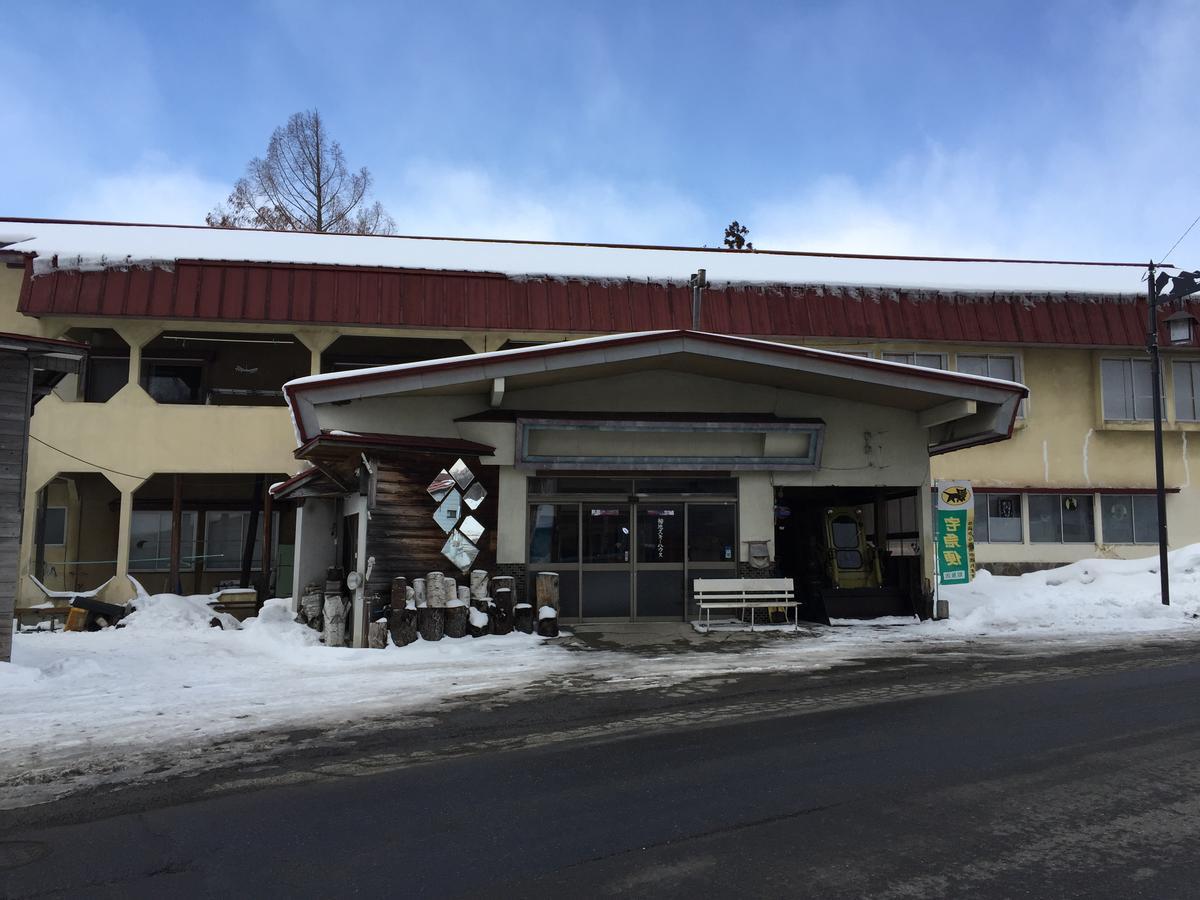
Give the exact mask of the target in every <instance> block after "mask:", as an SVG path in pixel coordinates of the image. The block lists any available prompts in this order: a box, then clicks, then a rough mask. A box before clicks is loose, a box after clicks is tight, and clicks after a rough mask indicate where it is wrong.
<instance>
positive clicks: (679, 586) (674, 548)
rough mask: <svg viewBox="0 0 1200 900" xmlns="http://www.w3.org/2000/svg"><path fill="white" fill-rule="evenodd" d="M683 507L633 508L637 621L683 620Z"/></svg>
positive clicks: (645, 505)
mask: <svg viewBox="0 0 1200 900" xmlns="http://www.w3.org/2000/svg"><path fill="white" fill-rule="evenodd" d="M683 522H684V505H683V504H682V503H660V502H657V501H643V502H640V503H638V505H637V534H636V537H637V561H636V571H635V575H634V580H635V583H636V587H637V592H636V610H635V614H636V615H637V617H638V618H639V619H675V620H679V619H681V618H683V612H684V609H683V607H684V604H683V597H684V592H683V587H684V585H683V533H684V524H683Z"/></svg>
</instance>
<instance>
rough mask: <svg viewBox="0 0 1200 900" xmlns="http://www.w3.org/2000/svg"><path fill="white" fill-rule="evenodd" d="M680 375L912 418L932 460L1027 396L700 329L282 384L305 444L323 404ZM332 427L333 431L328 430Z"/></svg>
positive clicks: (985, 383) (994, 428) (992, 430)
mask: <svg viewBox="0 0 1200 900" xmlns="http://www.w3.org/2000/svg"><path fill="white" fill-rule="evenodd" d="M646 371H674V372H682V373H691V374H694V375H699V376H703V377H708V378H716V379H723V380H727V381H735V382H743V383H747V384H757V385H767V386H773V387H778V388H781V389H786V390H791V391H798V392H802V393H808V394H813V395H819V396H828V397H833V398H838V399H845V400H849V401H855V402H862V403H869V404H873V405H876V406H883V407H891V408H896V409H903V410H908V411H911V412H913V413H915V414H917V416H918V420H919V422H920V423H921V424H922V425H924V426H925V427H927V428H928V429H929V435H930V440H929V449H930V452H931V453H944V452H947V451H949V450H956V449H959V448H962V447H970V446H975V445H977V444H983V443H988V442H991V441H997V440H1004V439H1005V438H1007V437H1009V436H1010V435H1011V433H1012V428H1013V424H1014V422H1015V419H1016V415H1017V408H1018V405H1019V403H1020V401H1021V399H1022V398H1024V397H1026V396H1027V395H1028V393H1029V392H1028V389H1027V388H1026V387H1025V386H1024V385H1022V384H1018V383H1016V382H1011V381H1001V380H999V379H994V378H984V377H981V376H976V375H964V374H960V373H957V372H946V371H942V370H939V369H927V368H922V367H919V366H910V365H905V364H902V363H893V362H888V361H885V360H877V359H869V358H864V357H860V356H854V355H852V354H846V353H836V352H833V351H828V350H815V349H812V348H809V347H800V346H796V345H793V344H783V343H778V342H774V341H763V340H756V339H752V338H743V337H734V336H730V335H723V334H711V333H708V332H698V331H678V330H675V331H644V332H635V333H630V334H618V335H610V336H605V337H595V338H584V339H581V340H574V341H563V342H560V343H555V344H545V345H541V346H537V347H525V348H519V349H514V350H497V351H493V352H491V353H479V354H471V355H467V356H456V357H449V358H446V359H438V360H430V361H423V362H415V363H404V364H401V365H394V366H380V367H378V368H372V369H361V370H356V371H350V372H338V373H331V374H328V375H312V376H308V377H305V378H298V379H295V380H294V381H290V382H288V383H287V384H286V385H284V393H285V396H286V397H287V401H288V404H289V406H290V407H291V410H292V415H293V419H294V421H295V424H296V432H297V438H298V440H299V443H301V444H303V443H306V442H308V441H311V440H312V439H313V438H314V437H316V436H317V435H319V434H320V433H321V431H322V421H321V419H322V414H321V411H322V407H326V405H327V404H344V403H346V402H354V401H356V400H365V399H370V398H381V397H389V396H399V395H424V396H438V395H443V396H445V395H463V394H476V393H477V394H480V395H485V396H490V398H491V402H492V405H493V406H496V405H498V404H499V403H501V402H502V398H503V394H504V393H505V392H506V391H507V392H512V391H517V390H521V389H526V388H534V387H543V386H547V385H552V384H557V383H564V382H572V381H580V380H587V379H596V378H607V377H613V376H618V375H625V374H629V373H634V372H646ZM326 427H327V426H326Z"/></svg>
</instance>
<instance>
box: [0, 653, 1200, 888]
mask: <svg viewBox="0 0 1200 900" xmlns="http://www.w3.org/2000/svg"><path fill="white" fill-rule="evenodd" d="M1198 650H1200V643H1196V642H1192V641H1174V642H1164V643H1162V644H1155V643H1143V644H1140V645H1137V646H1133V647H1130V648H1106V649H1104V650H1102V651H1080V652H1075V653H1073V654H1070V655H1059V656H1054V657H1028V656H1013V657H1004V656H1002V655H1001V656H983V657H980V656H977V655H973V654H971V653H956V654H946V655H943V656H940V657H938V656H933V655H930V656H926V657H921V658H918V659H913V658H909V659H904V660H890V661H882V662H879V663H876V664H871V665H868V666H863V667H860V668H858V669H853V670H846V669H835V670H833V671H830V672H827V673H824V674H821V675H819V676H815V677H814V676H807V675H796V674H794V673H793V674H791V675H789V676H787V677H783V676H778V675H754V676H746V677H742V678H737V679H710V680H709V681H708V682H707V683H703V684H691V685H681V687H680V690H678V691H673V692H666V693H663V692H656V693H655V694H654V695H649V694H647V693H646V692H639V693H633V692H630V693H624V694H623V693H617V694H607V695H596V696H594V697H579V696H574V697H572V696H563V697H552V698H550V699H549V700H546V701H544V702H542V703H538V704H530V703H522V704H513V705H509V706H504V705H497V706H486V705H485V706H483V707H480V708H478V709H475V710H455V711H449V712H447V713H446V715H445V716H444V717H443V718H442V719H441V720H440V721H439V722H438V723H437V724H436V725H433V726H430V727H425V728H422V729H416V730H414V729H411V728H406V729H394V730H390V731H389V730H382V731H380V732H378V733H376V734H373V735H370V736H364V737H362V738H359V739H356V740H355V741H353V742H349V743H347V744H345V745H337V744H330V745H329V746H328V747H326V748H325V749H324V750H321V751H319V752H317V751H306V752H305V753H302V754H295V755H294V756H293V757H290V758H283V759H280V760H279V761H278V762H277V763H275V764H273V765H270V766H265V767H261V768H259V769H257V770H255V771H236V770H229V771H224V772H217V773H209V774H207V775H204V776H201V777H196V778H191V779H183V780H180V781H178V782H171V783H167V784H161V785H155V786H146V787H145V788H141V789H132V790H122V791H118V792H114V793H111V794H93V795H89V796H82V797H73V798H68V799H66V800H63V801H60V802H57V803H54V804H48V805H45V806H41V807H35V808H32V809H29V810H21V811H12V812H9V813H3V814H0V815H3V816H5V819H3V820H0V822H3V827H2V828H0V896H4V897H12V898H20V897H42V896H64V897H123V898H125V897H156V898H161V897H170V898H172V900H177V898H185V897H193V896H197V897H226V898H227V897H231V896H254V897H262V896H291V897H308V896H313V897H317V896H325V897H328V896H364V897H373V896H390V897H455V896H462V897H477V896H483V895H486V896H489V897H564V896H573V897H593V896H597V897H603V896H613V895H621V894H624V895H631V896H678V897H697V896H704V897H735V896H737V897H747V896H777V897H819V898H840V897H881V898H892V897H894V898H925V897H948V898H958V897H966V896H970V897H1026V896H1028V897H1122V898H1130V897H1154V898H1163V897H1188V896H1198V895H1200V875H1198V874H1197V868H1198V865H1200V703H1198V702H1197V701H1198V700H1200V662H1198V660H1200V656H1198V654H1197V651H1198Z"/></svg>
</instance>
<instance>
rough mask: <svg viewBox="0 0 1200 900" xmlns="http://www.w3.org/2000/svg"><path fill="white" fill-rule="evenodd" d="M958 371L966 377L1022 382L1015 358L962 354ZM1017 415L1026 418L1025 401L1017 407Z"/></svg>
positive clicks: (959, 355) (958, 361) (959, 356)
mask: <svg viewBox="0 0 1200 900" xmlns="http://www.w3.org/2000/svg"><path fill="white" fill-rule="evenodd" d="M957 365H958V371H960V372H962V373H963V374H964V375H982V376H983V377H985V378H1001V379H1003V380H1004V381H1020V380H1021V371H1020V366H1018V365H1017V358H1016V357H1015V356H1004V355H996V354H992V353H980V354H974V353H971V354H967V353H960V354H958V357H957ZM1017 415H1018V416H1019V417H1021V418H1024V416H1025V401H1024V400H1022V401H1021V405H1020V406H1019V407H1017Z"/></svg>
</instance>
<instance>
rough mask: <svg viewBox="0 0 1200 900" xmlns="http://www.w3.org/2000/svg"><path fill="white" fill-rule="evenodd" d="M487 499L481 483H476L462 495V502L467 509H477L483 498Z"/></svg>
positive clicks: (485, 490) (485, 489)
mask: <svg viewBox="0 0 1200 900" xmlns="http://www.w3.org/2000/svg"><path fill="white" fill-rule="evenodd" d="M485 497H487V488H485V487H484V486H483V482H481V481H477V482H475V483H474V484H473V485H471V486H470V487H469V488H467V492H466V493H465V494H463V501H464V502H465V503H466V504H467V508H468V509H479V504H481V503H482V502H483V500H484V498H485Z"/></svg>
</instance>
